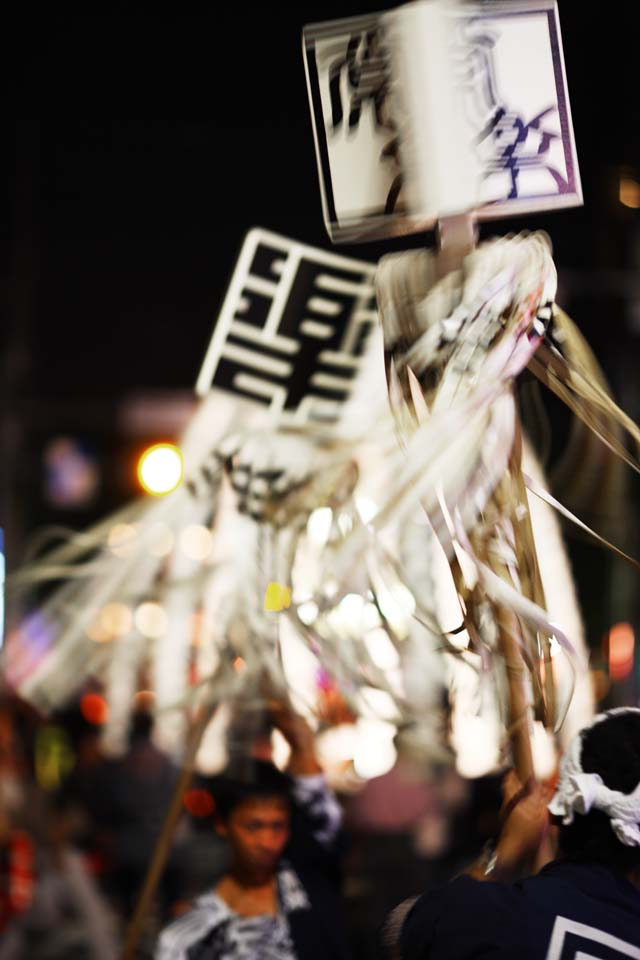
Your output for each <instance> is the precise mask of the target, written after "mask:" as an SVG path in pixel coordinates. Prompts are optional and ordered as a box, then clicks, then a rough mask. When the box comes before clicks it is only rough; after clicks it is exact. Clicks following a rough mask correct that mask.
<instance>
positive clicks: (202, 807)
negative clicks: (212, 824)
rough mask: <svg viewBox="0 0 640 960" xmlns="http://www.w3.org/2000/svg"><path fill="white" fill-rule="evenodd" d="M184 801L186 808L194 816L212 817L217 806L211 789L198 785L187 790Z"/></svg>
mask: <svg viewBox="0 0 640 960" xmlns="http://www.w3.org/2000/svg"><path fill="white" fill-rule="evenodd" d="M183 803H184V807H185V810H186V811H187V813H190V814H191V816H192V817H210V816H211V814H212V813H213V811H214V810H215V808H216V805H215V802H214V799H213V797H212V796H211V794H210V793H209V791H208V790H203V789H202V788H198V787H194V788H193V789H192V790H187V792H186V793H185V795H184V797H183Z"/></svg>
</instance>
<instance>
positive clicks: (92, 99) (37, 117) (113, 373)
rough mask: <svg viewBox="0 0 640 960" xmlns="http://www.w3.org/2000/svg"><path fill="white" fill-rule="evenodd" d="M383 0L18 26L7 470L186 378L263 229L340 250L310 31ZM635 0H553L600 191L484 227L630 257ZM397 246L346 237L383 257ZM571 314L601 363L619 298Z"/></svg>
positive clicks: (56, 18)
mask: <svg viewBox="0 0 640 960" xmlns="http://www.w3.org/2000/svg"><path fill="white" fill-rule="evenodd" d="M387 6H388V5H387V4H384V3H362V4H360V3H352V4H345V3H344V2H343V3H298V4H295V5H275V6H274V5H268V4H259V5H252V4H246V3H244V4H233V5H230V6H228V7H225V6H223V5H219V6H218V7H217V8H216V12H215V13H210V14H209V15H186V14H185V15H175V14H174V15H165V14H162V13H148V14H145V15H142V14H137V13H133V14H132V13H119V12H118V11H117V8H114V10H113V11H112V12H110V13H108V14H104V15H96V14H84V15H79V14H74V15H71V14H69V15H64V14H62V13H59V12H57V11H56V10H55V9H54V8H50V10H49V12H46V13H39V14H38V16H37V17H33V18H31V19H30V20H28V21H27V20H24V21H22V22H21V23H19V24H17V25H16V26H15V29H14V30H13V32H9V33H7V34H6V36H5V49H4V57H5V62H4V66H3V68H2V69H3V71H4V75H5V84H4V86H5V91H6V92H7V93H8V96H7V98H6V111H5V124H4V127H5V132H6V133H7V132H8V134H9V135H8V137H6V139H5V149H4V155H3V159H2V164H3V167H4V168H5V170H6V176H7V182H8V185H9V189H8V190H7V193H6V196H5V204H6V216H5V217H4V218H3V220H4V225H3V228H2V231H3V232H2V252H3V254H4V255H5V257H4V260H5V267H4V271H3V281H4V282H3V296H4V306H5V314H6V318H7V319H6V322H5V323H4V324H3V345H4V347H5V348H6V346H7V344H8V343H9V342H10V341H11V342H12V343H14V344H15V343H18V345H19V347H20V350H19V352H18V355H17V357H18V360H17V362H16V357H15V356H14V355H13V354H12V355H11V356H8V355H7V354H6V351H5V357H4V364H3V369H4V371H5V372H4V384H3V393H4V398H5V402H8V403H9V405H10V406H12V407H13V408H14V409H17V410H18V411H20V412H21V413H20V415H21V416H23V422H24V428H25V434H26V435H27V440H26V445H23V453H24V457H21V463H20V464H17V465H15V467H11V469H15V470H18V471H19V470H20V469H22V470H23V472H25V470H26V468H25V464H26V463H27V461H28V458H29V457H30V456H36V455H37V447H38V444H41V443H42V442H44V440H45V439H46V435H47V434H48V433H51V434H53V433H55V432H56V431H60V430H69V429H71V430H73V429H74V426H75V425H78V424H79V425H80V426H81V428H82V429H84V430H85V431H89V432H90V430H91V421H92V417H93V414H92V412H91V411H94V412H95V411H98V410H100V411H101V412H100V413H99V414H98V413H95V417H94V419H95V421H96V424H97V422H98V420H100V418H102V420H103V421H104V418H105V417H107V418H108V417H109V416H110V414H109V410H111V409H112V407H113V404H115V403H117V402H118V401H119V400H120V398H122V397H123V396H124V395H125V394H126V393H128V392H130V391H135V390H140V389H143V390H144V389H152V390H173V389H180V390H185V391H188V390H190V389H191V387H192V385H193V383H194V381H195V377H196V374H197V372H198V369H199V366H200V363H201V360H202V357H203V353H204V350H205V348H206V346H207V343H208V340H209V336H210V334H211V329H212V326H213V321H214V318H215V314H216V311H217V309H218V307H219V306H220V302H221V298H222V295H223V293H224V290H225V286H226V283H227V281H228V279H229V274H230V271H231V269H232V266H233V263H234V261H235V258H236V255H237V252H238V249H239V247H240V244H241V242H242V238H243V235H244V234H245V232H246V231H247V230H248V229H249V228H250V227H251V226H254V225H259V226H263V227H267V228H269V229H272V230H275V231H279V232H283V233H285V234H288V235H291V236H293V237H295V238H297V239H300V240H302V241H305V242H308V243H312V244H318V245H323V246H325V247H326V248H329V241H328V239H327V237H326V235H325V231H324V226H323V222H322V214H321V207H320V197H319V190H318V185H317V175H316V165H315V156H314V149H313V138H312V132H311V125H310V120H309V114H308V107H307V93H306V85H305V78H304V70H303V65H302V56H301V42H300V34H301V28H302V26H303V24H304V23H307V22H311V21H315V20H326V19H331V18H333V17H341V16H347V15H349V14H358V13H366V12H370V11H372V10H375V9H378V10H380V9H384V8H385V7H387ZM636 9H637V5H636V4H635V3H627V4H624V5H620V4H618V3H611V4H608V5H606V6H603V5H601V4H593V5H589V6H587V5H586V4H584V3H578V2H576V0H574V2H570V0H560V16H561V24H562V28H563V36H564V46H565V59H566V65H567V73H568V79H569V90H570V94H571V102H572V110H573V117H574V127H575V134H576V140H577V144H578V154H579V158H580V163H581V173H582V179H583V188H584V193H585V207H584V208H583V209H581V210H572V211H568V212H563V213H558V214H555V215H553V216H538V217H530V218H529V219H528V220H527V222H526V224H525V223H521V222H518V221H511V222H503V223H499V224H496V225H494V226H490V227H484V228H483V233H484V235H487V233H491V232H495V231H499V232H506V231H508V230H510V229H514V228H515V229H519V228H522V227H524V226H528V227H532V228H544V229H547V230H548V231H549V232H550V233H551V235H552V237H553V239H554V243H555V248H556V259H557V262H558V265H559V267H560V268H561V269H562V268H565V269H566V268H569V269H573V270H576V269H580V270H586V271H592V270H593V269H594V268H595V267H597V266H605V265H609V266H616V267H620V266H623V265H624V261H625V258H626V257H627V252H626V250H627V246H626V242H627V237H628V231H629V229H630V226H629V223H630V220H629V217H630V216H631V217H632V218H635V222H636V223H637V218H638V216H640V214H638V213H637V212H635V213H631V212H627V215H626V217H625V216H622V214H621V212H620V208H619V205H617V204H616V201H615V189H616V183H617V175H618V171H619V168H620V167H621V166H627V167H629V168H630V169H631V170H634V169H635V170H636V171H637V169H638V166H639V165H640V122H639V121H640V116H639V112H640V109H639V101H638V81H637V72H638V62H639V60H640V51H639V46H638V36H639V35H640V31H639V30H638V22H637V21H638V15H637V14H636V13H635V12H634V11H635V10H636ZM423 240H424V238H413V239H412V240H409V241H406V240H405V241H403V242H402V243H401V244H400V246H406V245H409V243H414V244H415V243H420V242H423ZM427 240H428V242H431V240H430V238H427ZM389 248H390V245H389V244H387V245H361V246H359V247H352V248H349V247H346V248H342V249H343V250H344V252H346V253H349V252H351V253H353V254H355V255H357V256H359V257H366V258H371V259H372V260H373V259H375V258H376V257H377V256H379V255H380V254H381V253H382V252H384V251H385V250H388V249H389ZM608 309H609V308H608ZM576 319H579V320H580V322H581V323H582V324H583V326H584V329H585V331H586V332H587V335H588V336H589V337H590V339H592V340H593V338H594V337H595V340H596V343H597V344H598V343H601V344H602V349H603V351H604V354H605V356H604V362H605V365H606V364H607V363H608V360H607V357H606V353H607V344H608V343H610V342H612V341H613V340H615V339H616V338H622V340H624V338H625V337H626V336H627V335H626V334H625V332H624V329H623V318H618V317H616V311H615V305H614V306H613V308H612V309H611V310H610V313H609V314H608V315H607V323H606V324H605V325H603V324H602V322H601V320H602V318H601V316H600V313H599V308H598V310H596V309H595V307H593V305H592V306H591V307H589V306H586V307H585V308H584V317H579V318H578V317H577V318H576ZM613 378H614V379H615V374H614V375H613ZM105 410H106V411H107V412H106V413H105ZM83 414H84V419H83ZM96 429H97V427H96ZM109 443H111V447H110V449H111V450H112V449H113V448H114V445H116V446H117V440H116V439H113V438H111V440H110V441H109ZM25 458H26V459H25ZM5 469H6V465H5ZM31 473H32V471H31V472H30V476H28V477H26V478H25V481H24V482H25V483H26V484H27V486H26V487H25V488H24V489H25V490H28V484H29V482H31V483H32V486H33V490H35V485H33V483H34V482H33V477H32V476H31ZM117 496H119V494H117V495H116V499H117ZM99 506H100V508H102V506H104V504H102V503H101V504H100V505H99Z"/></svg>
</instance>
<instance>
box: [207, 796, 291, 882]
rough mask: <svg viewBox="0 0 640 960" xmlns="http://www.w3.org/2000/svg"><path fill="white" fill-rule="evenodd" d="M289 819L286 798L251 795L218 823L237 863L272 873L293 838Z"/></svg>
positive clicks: (258, 871) (246, 868) (250, 870)
mask: <svg viewBox="0 0 640 960" xmlns="http://www.w3.org/2000/svg"><path fill="white" fill-rule="evenodd" d="M289 819H290V816H289V804H288V803H287V801H286V800H285V799H284V798H281V797H250V798H249V799H247V800H245V801H244V803H241V804H239V805H238V806H237V807H235V809H234V810H232V811H231V813H230V815H229V818H228V819H227V820H226V821H225V822H224V823H219V824H218V832H219V833H220V834H221V835H222V836H223V837H225V838H226V839H227V840H228V842H229V845H230V847H231V850H232V852H233V856H234V860H235V862H236V865H237V866H239V867H241V868H242V869H244V870H246V871H249V872H252V873H256V874H268V873H272V872H274V871H275V869H276V867H277V865H278V860H279V859H280V856H281V854H282V851H283V850H284V848H285V846H286V843H287V840H288V839H289Z"/></svg>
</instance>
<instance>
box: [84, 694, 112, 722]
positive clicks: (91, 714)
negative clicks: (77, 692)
mask: <svg viewBox="0 0 640 960" xmlns="http://www.w3.org/2000/svg"><path fill="white" fill-rule="evenodd" d="M80 712H81V714H82V716H83V717H84V718H85V720H86V721H87V722H88V723H92V724H94V726H97V727H99V726H102V724H103V723H106V722H107V717H108V716H109V707H108V706H107V701H106V700H105V698H104V697H103V696H102V695H101V694H99V693H85V694H83V696H82V698H81V699H80Z"/></svg>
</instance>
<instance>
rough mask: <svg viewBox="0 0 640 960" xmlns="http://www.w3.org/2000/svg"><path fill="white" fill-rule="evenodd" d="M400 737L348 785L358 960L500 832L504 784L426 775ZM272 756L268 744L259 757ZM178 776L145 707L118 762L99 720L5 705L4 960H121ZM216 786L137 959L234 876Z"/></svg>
mask: <svg viewBox="0 0 640 960" xmlns="http://www.w3.org/2000/svg"><path fill="white" fill-rule="evenodd" d="M396 740H397V742H396V747H397V760H396V762H395V765H394V766H393V767H392V769H390V770H389V771H388V772H387V773H385V774H383V775H382V776H378V777H375V778H373V779H370V780H367V781H362V780H358V779H357V778H355V777H351V778H347V780H346V781H345V783H347V782H348V790H345V789H341V788H340V785H338V790H337V793H338V799H339V802H340V804H341V807H342V810H343V813H344V823H345V828H346V831H345V832H346V843H345V844H344V849H343V853H342V858H341V876H340V881H339V885H340V895H341V897H342V902H343V904H344V907H345V913H346V918H347V928H348V929H347V934H348V939H349V941H350V949H351V952H352V955H353V956H354V957H355V958H356V960H359V958H364V957H370V956H373V955H374V954H375V946H376V939H377V934H378V928H379V925H380V922H381V920H382V918H383V917H384V916H385V914H386V913H387V912H388V911H389V910H391V909H392V908H393V907H394V906H395V905H396V904H397V903H398V902H399V901H401V900H403V899H404V898H405V897H408V896H411V895H413V894H416V893H418V892H420V891H424V890H426V889H429V888H430V887H432V886H434V885H436V884H437V883H439V882H442V881H444V880H445V879H447V878H448V877H450V876H451V875H452V873H453V872H455V870H456V869H458V868H461V867H463V866H464V865H465V864H467V863H468V862H469V861H470V860H471V859H472V858H473V857H474V856H476V855H477V854H478V851H479V849H480V848H481V847H482V845H483V843H484V842H485V841H486V840H487V839H489V838H490V837H491V836H493V835H494V833H495V831H496V827H497V816H498V809H499V806H500V782H499V778H498V777H495V778H494V777H488V778H483V779H481V780H477V781H467V780H463V779H461V778H460V777H459V776H458V775H457V774H456V773H455V771H454V770H453V769H452V768H450V767H446V768H445V767H443V768H441V769H438V770H435V771H434V769H433V768H430V769H428V770H427V769H426V768H424V767H422V766H421V763H420V761H419V760H418V759H417V758H416V757H415V755H413V754H412V752H411V751H410V750H409V749H408V748H407V747H406V745H405V744H404V743H403V741H402V736H401V735H399V736H398V737H397V738H396ZM265 753H268V745H267V746H265V745H264V744H263V745H262V746H261V747H260V757H261V759H265ZM267 759H268V757H267ZM178 777H179V770H178V769H177V768H176V767H175V766H174V764H173V763H172V762H171V760H170V759H169V758H168V757H167V756H166V755H164V754H163V753H162V752H161V751H160V750H159V749H158V748H157V746H156V745H155V744H154V742H153V738H152V718H151V716H150V714H149V713H147V712H145V711H144V710H140V711H138V712H137V713H135V714H134V717H133V722H132V725H131V729H130V734H129V744H128V749H127V752H126V753H125V754H124V755H123V756H122V757H119V758H117V759H114V758H112V757H108V756H106V755H105V754H104V752H103V750H102V747H101V736H100V724H99V723H95V722H89V721H88V720H87V719H86V718H85V717H84V716H83V715H82V713H81V712H80V710H78V709H75V708H71V709H69V710H68V711H67V712H65V714H63V715H60V716H57V717H53V718H48V719H47V720H46V721H45V720H43V719H42V718H41V717H38V716H36V715H35V714H34V713H33V712H32V711H31V710H30V709H29V708H28V707H27V706H26V705H25V704H24V703H21V702H19V701H16V700H12V699H10V698H7V699H5V700H4V701H3V703H2V706H1V707H0V960H14V958H15V960H17V958H23V957H29V958H30V960H62V958H65V960H66V958H74V960H90V958H96V960H111V958H116V957H120V956H121V954H122V944H123V941H124V937H125V935H126V931H127V927H128V924H129V923H130V921H131V917H132V915H133V912H134V909H135V905H136V901H137V899H138V896H139V894H140V890H141V888H142V885H143V882H144V879H145V876H146V873H147V870H148V868H149V863H150V860H151V857H152V854H153V851H154V849H155V847H156V844H157V842H158V838H159V835H160V832H161V829H162V824H163V821H164V818H165V816H166V813H167V810H168V809H169V806H170V803H171V799H172V797H173V794H174V792H175V789H176V784H177V781H178ZM205 785H206V784H205V781H202V782H199V781H195V782H194V783H192V784H191V785H190V786H189V788H188V789H187V791H186V793H185V795H184V798H183V804H182V814H181V816H180V818H179V821H178V825H177V828H176V830H175V832H174V835H173V839H172V843H171V849H170V853H169V855H168V858H167V862H166V865H165V868H164V870H163V872H162V876H161V879H160V881H159V883H158V887H157V890H156V892H155V895H154V897H153V901H152V905H151V908H150V909H149V910H147V911H146V916H145V918H144V923H143V926H142V930H141V935H140V937H139V943H138V946H137V948H136V954H135V955H136V956H138V957H140V958H144V957H152V956H153V954H154V949H155V944H156V942H157V938H158V934H159V932H160V930H161V929H162V928H163V927H165V926H166V925H167V924H168V923H170V922H171V921H172V920H173V919H175V918H176V917H178V916H180V915H181V914H182V913H184V912H185V911H186V910H188V909H189V905H190V904H191V902H192V901H193V899H194V898H195V897H196V896H198V895H199V894H201V893H202V892H203V891H206V890H207V889H211V890H212V889H213V886H214V884H215V882H216V878H219V877H221V876H222V875H223V874H224V872H225V869H226V868H227V864H228V856H229V853H228V848H227V844H225V842H224V841H223V840H222V839H221V838H220V837H219V836H218V834H217V833H216V830H215V829H214V825H213V816H212V809H213V806H212V803H211V801H210V795H209V793H208V792H207V790H206V789H205ZM334 786H335V785H334ZM336 882H338V881H336Z"/></svg>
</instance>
